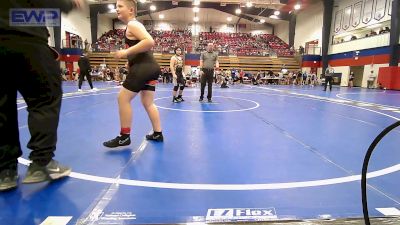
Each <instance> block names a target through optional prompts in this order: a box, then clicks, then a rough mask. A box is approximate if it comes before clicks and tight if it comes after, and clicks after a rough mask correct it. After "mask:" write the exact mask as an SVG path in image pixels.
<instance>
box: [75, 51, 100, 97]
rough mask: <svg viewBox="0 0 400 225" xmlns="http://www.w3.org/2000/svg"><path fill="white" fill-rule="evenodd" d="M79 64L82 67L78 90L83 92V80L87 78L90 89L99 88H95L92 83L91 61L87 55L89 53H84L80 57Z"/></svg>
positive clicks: (95, 89)
mask: <svg viewBox="0 0 400 225" xmlns="http://www.w3.org/2000/svg"><path fill="white" fill-rule="evenodd" d="M78 66H79V69H80V74H79V83H78V91H79V92H82V82H83V80H84V79H85V77H86V79H87V81H88V83H89V86H90V89H91V90H92V91H97V88H93V84H92V76H91V75H90V71H91V70H92V69H91V67H90V61H89V59H88V57H87V53H86V52H85V53H82V55H81V57H79V60H78Z"/></svg>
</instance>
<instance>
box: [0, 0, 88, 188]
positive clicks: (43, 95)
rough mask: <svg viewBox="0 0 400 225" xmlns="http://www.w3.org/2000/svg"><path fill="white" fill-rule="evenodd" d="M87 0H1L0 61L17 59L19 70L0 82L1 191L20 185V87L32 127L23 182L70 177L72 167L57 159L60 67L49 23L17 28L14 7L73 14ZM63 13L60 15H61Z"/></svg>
mask: <svg viewBox="0 0 400 225" xmlns="http://www.w3.org/2000/svg"><path fill="white" fill-rule="evenodd" d="M83 3H84V1H83V0H73V1H71V0H59V1H50V0H36V1H29V0H20V1H2V2H1V3H0V61H1V62H2V63H4V65H12V64H15V63H17V65H18V70H17V71H15V72H14V73H12V74H10V75H7V76H3V77H2V79H3V80H2V82H0V137H1V138H0V191H5V190H9V189H13V188H16V187H17V181H18V171H17V163H18V162H17V159H18V157H20V156H21V155H22V150H21V144H20V141H19V129H18V115H17V114H18V113H17V100H16V99H17V91H19V92H20V93H21V95H22V97H23V98H24V100H25V102H26V104H27V110H28V127H29V132H30V134H31V139H30V140H29V143H28V146H27V147H28V148H29V149H31V150H32V152H31V153H30V156H29V159H30V160H32V162H31V163H30V165H29V168H28V171H27V174H26V176H25V179H24V180H23V183H36V182H43V181H51V180H55V179H59V178H62V177H66V176H68V175H69V174H70V172H71V168H69V167H67V166H63V165H61V164H59V163H58V162H57V161H55V160H54V159H53V157H54V151H55V150H56V143H57V127H58V121H59V114H60V107H61V98H62V90H61V71H60V66H59V64H58V63H57V61H56V57H57V56H58V53H57V52H56V51H55V50H53V49H51V48H50V47H49V46H48V44H47V40H48V37H49V32H48V30H47V28H46V26H45V25H42V26H39V25H38V26H36V27H24V26H13V25H10V23H9V21H10V20H9V15H10V14H11V13H10V10H11V9H23V8H25V9H26V8H44V7H45V8H59V9H60V11H62V12H69V11H71V10H72V9H73V8H82V7H83ZM60 17H61V15H60Z"/></svg>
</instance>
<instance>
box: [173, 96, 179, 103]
mask: <svg viewBox="0 0 400 225" xmlns="http://www.w3.org/2000/svg"><path fill="white" fill-rule="evenodd" d="M172 102H173V103H179V102H180V101H179V99H178V98H177V97H174V98H173V99H172Z"/></svg>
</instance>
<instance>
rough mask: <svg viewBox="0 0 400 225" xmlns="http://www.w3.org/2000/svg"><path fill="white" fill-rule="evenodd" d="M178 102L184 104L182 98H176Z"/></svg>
mask: <svg viewBox="0 0 400 225" xmlns="http://www.w3.org/2000/svg"><path fill="white" fill-rule="evenodd" d="M176 99H177V100H178V101H179V102H184V101H185V100H183V98H182V97H177V98H176Z"/></svg>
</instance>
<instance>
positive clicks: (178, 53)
mask: <svg viewBox="0 0 400 225" xmlns="http://www.w3.org/2000/svg"><path fill="white" fill-rule="evenodd" d="M183 58H184V56H183V55H182V48H180V47H177V48H175V55H173V56H172V57H171V60H170V69H171V73H172V83H173V84H174V89H173V91H172V102H174V103H179V102H183V101H185V100H183V98H182V92H183V89H184V88H185V83H186V82H185V77H184V75H183V66H184V63H183ZM178 89H179V94H178V96H176V94H177V92H178Z"/></svg>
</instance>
